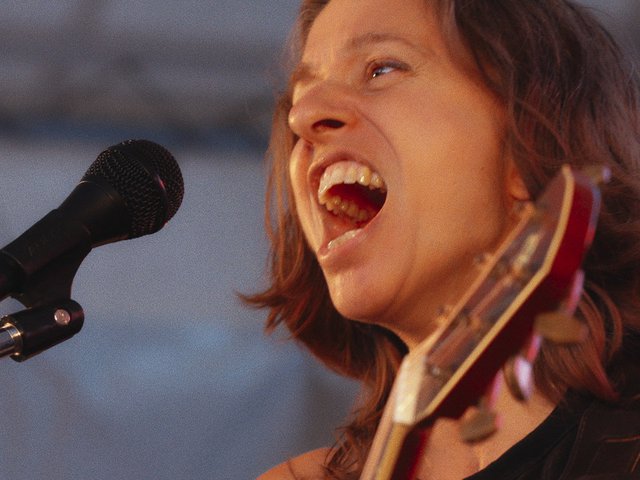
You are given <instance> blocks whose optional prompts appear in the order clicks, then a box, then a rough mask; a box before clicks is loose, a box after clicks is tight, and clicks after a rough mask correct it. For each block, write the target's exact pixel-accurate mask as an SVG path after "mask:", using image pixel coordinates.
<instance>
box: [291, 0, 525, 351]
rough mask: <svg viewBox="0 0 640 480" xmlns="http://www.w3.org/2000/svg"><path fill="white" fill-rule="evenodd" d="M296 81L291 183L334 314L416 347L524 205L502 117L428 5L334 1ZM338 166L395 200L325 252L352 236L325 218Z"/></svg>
mask: <svg viewBox="0 0 640 480" xmlns="http://www.w3.org/2000/svg"><path fill="white" fill-rule="evenodd" d="M294 79H295V84H294V85H295V87H294V90H293V108H292V109H291V111H290V115H289V125H290V128H291V129H292V130H293V132H294V133H295V134H296V135H297V136H298V137H299V140H298V142H297V144H296V146H295V148H294V151H293V154H292V156H291V159H290V178H291V183H292V187H293V192H294V198H295V204H296V209H297V212H298V216H299V219H300V222H301V224H302V227H303V231H304V233H305V236H306V238H307V240H308V242H309V245H310V246H311V248H312V250H313V251H314V252H316V255H317V258H318V261H319V263H320V266H321V268H322V270H323V272H324V275H325V278H326V281H327V284H328V286H329V291H330V294H331V298H332V300H333V302H334V305H335V306H336V308H337V309H338V311H339V312H340V313H342V314H343V315H344V316H346V317H347V318H350V319H354V320H359V321H365V322H375V323H378V324H380V325H383V326H385V327H387V328H389V329H391V330H392V331H394V332H395V333H396V334H397V335H398V336H399V337H400V338H401V339H403V340H404V341H405V342H406V343H407V345H409V346H410V347H411V346H412V345H415V344H416V343H417V342H419V341H421V340H422V339H424V338H425V337H426V336H428V334H429V333H430V332H431V331H432V329H433V328H434V322H433V321H430V319H433V318H435V316H436V313H437V311H438V310H439V308H440V307H441V306H442V305H444V304H447V303H451V302H454V301H455V299H456V298H458V297H459V296H460V295H461V293H462V292H463V291H464V288H465V287H466V286H467V285H468V284H469V280H470V279H471V278H473V275H474V274H475V273H476V271H475V267H474V265H473V259H474V258H475V257H476V256H477V255H479V254H480V253H482V252H487V251H492V250H494V249H495V247H496V246H497V245H498V243H499V241H500V240H501V239H502V238H503V237H504V235H505V233H506V232H507V231H508V229H509V227H511V226H512V223H513V218H512V215H511V212H512V207H513V203H514V201H516V200H522V199H526V198H527V197H528V195H527V192H526V189H525V187H524V186H523V184H522V181H521V180H520V178H519V176H518V174H517V171H516V169H515V168H514V167H513V165H512V162H511V161H510V160H509V159H508V158H505V155H504V153H503V141H502V135H503V132H504V127H503V117H502V112H501V109H500V106H499V105H498V103H497V102H496V100H495V99H494V98H493V97H492V96H491V95H490V94H489V92H488V91H487V90H486V89H485V88H483V87H482V86H481V85H480V84H479V82H478V81H476V80H475V79H474V78H470V76H469V75H468V74H467V73H466V72H465V71H463V70H462V69H461V68H460V67H459V66H458V65H457V64H456V63H454V61H453V60H452V59H451V57H450V53H449V52H448V50H447V48H446V46H445V44H444V41H443V38H442V35H441V34H440V32H439V29H438V26H437V24H436V22H435V20H434V18H433V16H432V14H431V12H429V11H428V10H427V7H426V6H425V5H424V2H423V1H422V0H405V1H403V2H401V3H400V2H386V1H384V0H368V1H353V0H339V1H336V0H334V1H333V2H331V3H330V4H329V5H328V6H327V7H325V9H324V10H323V11H322V12H321V13H320V15H319V16H318V18H317V19H316V21H315V22H314V24H313V26H312V28H311V31H310V34H309V37H308V41H307V44H306V48H305V50H304V52H303V57H302V63H301V66H300V68H298V70H297V72H296V74H295V75H294ZM341 159H354V160H357V161H359V162H362V163H364V164H366V165H368V166H370V167H371V168H372V169H373V170H375V171H377V172H379V173H380V174H381V175H382V177H383V179H384V181H385V183H386V186H387V189H388V194H387V200H386V203H385V205H384V207H383V208H382V210H381V211H380V213H379V214H378V215H377V217H376V218H375V219H374V220H373V221H371V222H370V223H369V224H368V225H367V226H366V227H365V228H363V229H360V230H358V232H357V234H356V235H355V236H354V237H353V238H352V239H350V240H349V241H347V242H344V243H342V244H341V245H340V246H339V247H337V248H333V249H331V250H329V249H328V248H327V244H328V242H329V241H330V240H332V239H333V238H335V237H336V236H338V235H339V234H341V233H342V232H343V231H344V229H345V227H344V225H343V223H342V222H340V221H336V218H335V216H333V215H330V214H328V213H327V211H326V209H325V208H324V207H322V206H321V205H319V203H318V201H317V182H318V178H319V176H320V174H321V173H322V171H323V169H324V168H325V167H326V166H327V165H328V164H330V163H332V162H334V161H336V160H341ZM365 300H366V301H365Z"/></svg>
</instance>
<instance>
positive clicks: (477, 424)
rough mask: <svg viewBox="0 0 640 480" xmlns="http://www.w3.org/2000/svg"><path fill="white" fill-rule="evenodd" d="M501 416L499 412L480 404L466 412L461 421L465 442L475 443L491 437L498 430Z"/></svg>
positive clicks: (461, 434) (461, 432)
mask: <svg viewBox="0 0 640 480" xmlns="http://www.w3.org/2000/svg"><path fill="white" fill-rule="evenodd" d="M499 424H500V418H499V416H498V414H497V413H496V412H495V411H493V410H491V409H489V408H487V407H485V406H482V405H480V406H479V407H478V408H477V409H474V410H473V411H472V412H468V413H467V414H466V418H465V419H463V420H462V421H461V422H460V438H461V439H462V441H463V442H465V443H475V442H479V441H480V440H484V439H485V438H488V437H490V436H491V435H493V434H494V433H495V432H496V431H498V428H499V426H500V425H499Z"/></svg>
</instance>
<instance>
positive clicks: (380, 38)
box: [289, 32, 423, 86]
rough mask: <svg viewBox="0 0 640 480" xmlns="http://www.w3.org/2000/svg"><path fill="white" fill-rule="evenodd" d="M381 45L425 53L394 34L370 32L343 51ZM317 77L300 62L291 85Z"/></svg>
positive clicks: (310, 67) (307, 64)
mask: <svg viewBox="0 0 640 480" xmlns="http://www.w3.org/2000/svg"><path fill="white" fill-rule="evenodd" d="M380 43H401V44H403V45H405V46H407V47H409V48H411V49H412V50H417V51H423V48H421V46H419V45H416V44H415V43H413V42H411V41H409V40H407V39H406V38H404V37H402V36H400V35H396V34H394V33H379V32H369V33H365V34H363V35H358V36H357V37H353V38H351V39H350V40H349V41H348V42H347V45H346V46H345V47H343V48H342V49H341V50H360V49H362V48H364V47H368V46H371V45H377V44H380ZM315 77H316V73H315V69H314V67H313V66H312V65H311V64H309V63H306V62H302V61H301V62H300V63H299V64H298V65H297V66H296V67H295V68H294V70H293V72H292V73H291V76H290V82H289V84H290V85H291V86H294V85H296V84H297V83H299V82H302V81H306V80H311V79H313V78H315Z"/></svg>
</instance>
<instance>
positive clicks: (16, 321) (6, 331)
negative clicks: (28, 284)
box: [0, 299, 84, 362]
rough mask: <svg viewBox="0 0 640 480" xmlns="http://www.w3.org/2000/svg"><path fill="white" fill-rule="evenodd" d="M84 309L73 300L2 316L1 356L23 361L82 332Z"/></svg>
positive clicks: (0, 322) (0, 333)
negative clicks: (9, 356)
mask: <svg viewBox="0 0 640 480" xmlns="http://www.w3.org/2000/svg"><path fill="white" fill-rule="evenodd" d="M83 323H84V312H83V310H82V307H81V306H80V304H78V303H77V302H75V301H74V300H71V299H68V300H61V301H58V302H54V303H51V304H48V305H42V306H39V307H34V308H27V309H26V310H22V311H20V312H18V313H14V314H11V315H7V316H5V317H2V319H0V357H4V356H6V355H11V358H12V359H14V360H16V361H18V362H22V361H24V360H27V359H29V358H31V357H33V356H34V355H37V354H38V353H40V352H42V351H44V350H46V349H48V348H50V347H53V346H54V345H57V344H58V343H61V342H63V341H65V340H68V339H69V338H71V337H72V336H74V335H75V334H76V333H78V332H79V331H80V329H81V328H82V325H83Z"/></svg>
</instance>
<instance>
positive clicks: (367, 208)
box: [318, 160, 387, 232]
mask: <svg viewBox="0 0 640 480" xmlns="http://www.w3.org/2000/svg"><path fill="white" fill-rule="evenodd" d="M386 198H387V187H386V185H385V183H384V180H383V179H382V177H381V176H380V174H378V173H377V172H375V171H372V170H371V169H370V168H369V167H368V166H366V165H363V164H361V163H359V162H356V161H353V160H345V161H340V162H337V163H334V164H332V165H330V166H329V167H328V168H327V169H326V170H325V171H324V173H323V174H322V177H321V178H320V184H319V187H318V201H319V202H320V204H321V205H323V206H324V207H325V208H326V209H327V211H328V212H330V213H331V214H333V215H334V216H335V217H337V218H339V219H340V220H341V221H342V222H343V224H344V226H345V232H347V231H350V230H355V229H359V228H362V227H364V226H365V225H366V224H367V223H369V222H370V221H371V219H373V218H374V217H375V216H376V215H377V214H378V212H379V211H380V209H381V208H382V206H383V205H384V202H385V200H386Z"/></svg>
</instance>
